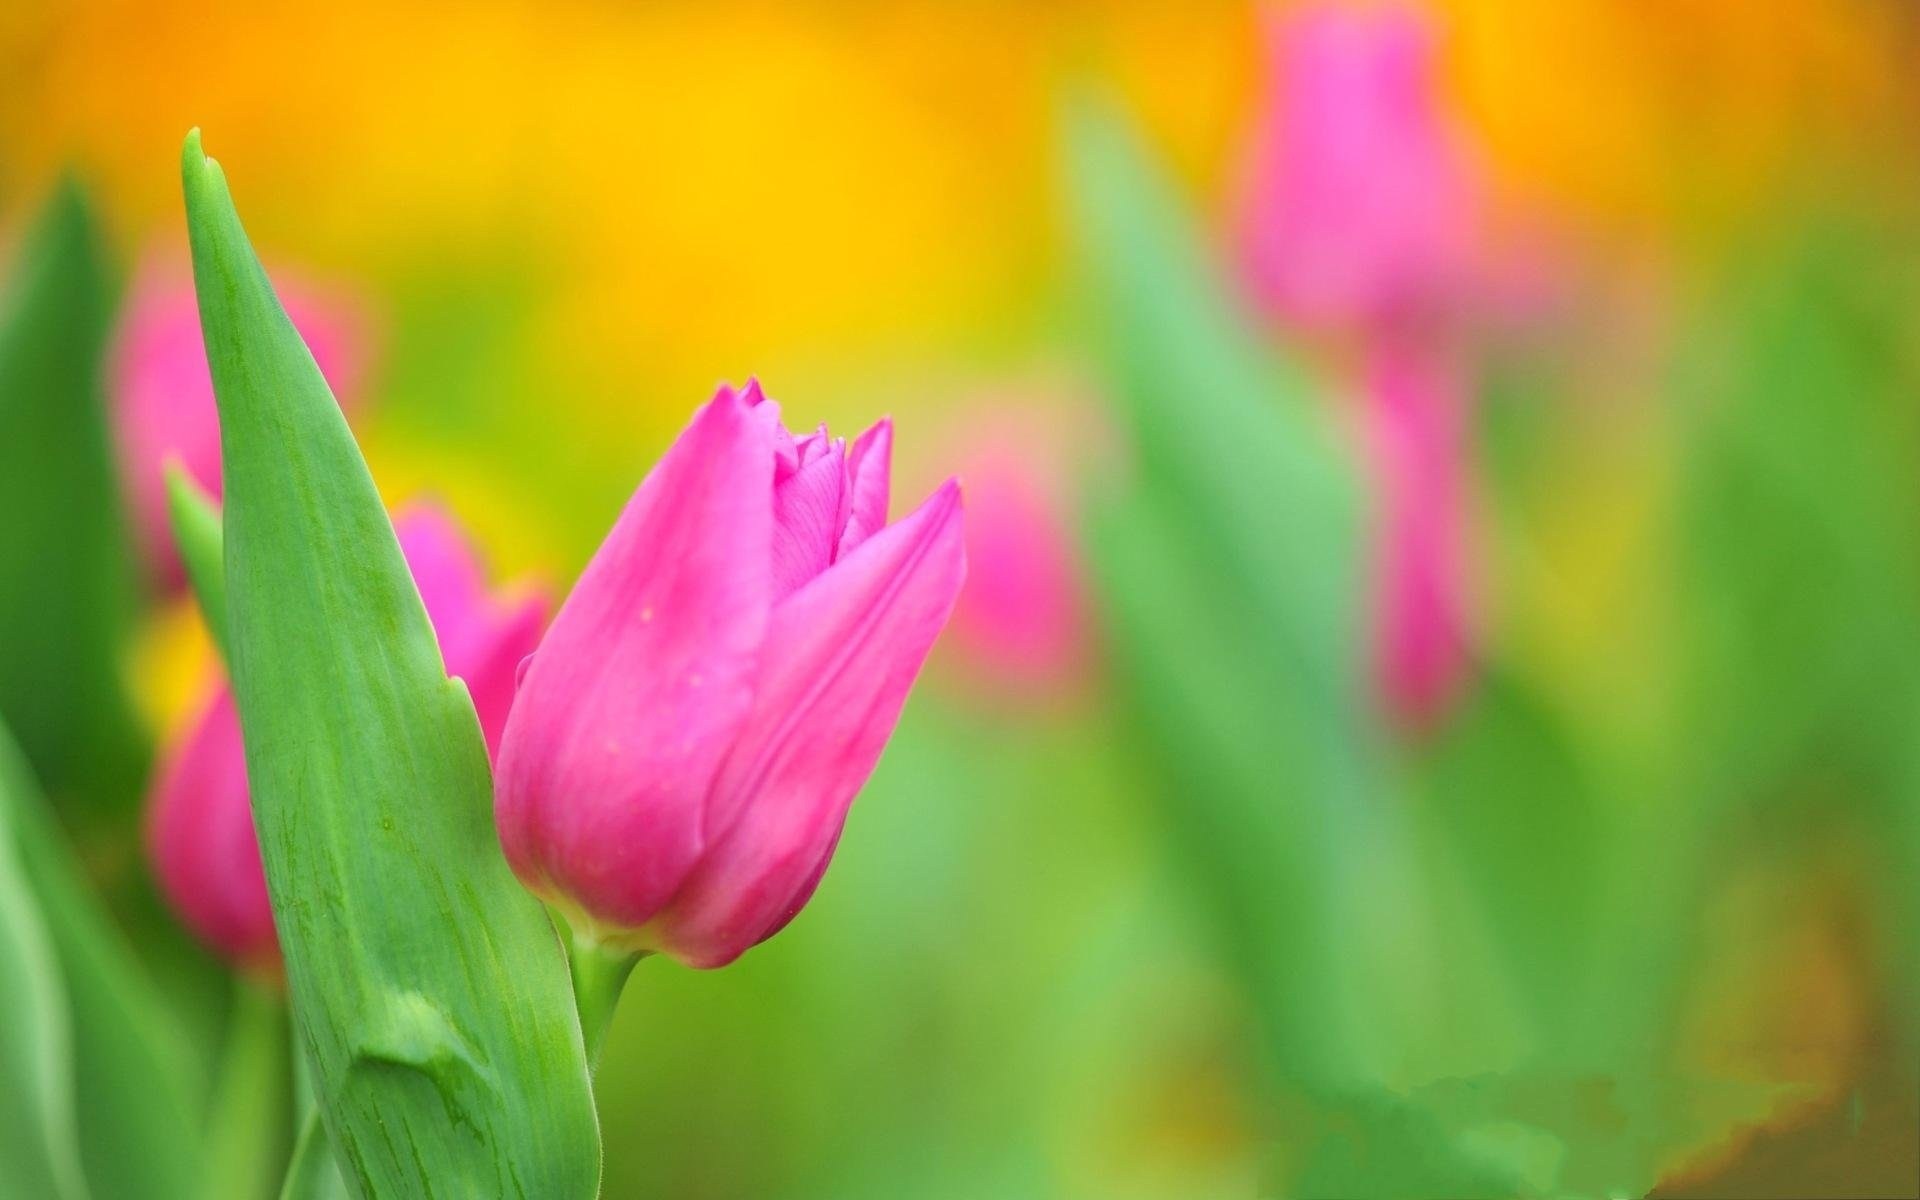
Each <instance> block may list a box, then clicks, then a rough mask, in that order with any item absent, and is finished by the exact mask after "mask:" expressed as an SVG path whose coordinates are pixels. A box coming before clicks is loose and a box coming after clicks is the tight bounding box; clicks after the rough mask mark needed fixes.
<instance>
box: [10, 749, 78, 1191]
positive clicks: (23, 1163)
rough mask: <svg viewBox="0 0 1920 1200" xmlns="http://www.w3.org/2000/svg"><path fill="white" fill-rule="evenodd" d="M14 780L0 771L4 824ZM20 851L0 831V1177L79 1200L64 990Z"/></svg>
mask: <svg viewBox="0 0 1920 1200" xmlns="http://www.w3.org/2000/svg"><path fill="white" fill-rule="evenodd" d="M4 736H5V735H4V734H0V737H4ZM9 752H10V751H7V750H6V749H5V748H4V747H0V753H9ZM15 782H16V780H15V779H14V778H13V777H12V776H11V775H10V774H8V773H5V772H0V810H4V811H0V818H4V820H5V821H6V825H7V827H9V829H10V827H11V826H12V824H13V820H12V813H13V810H14V809H15V808H17V807H18V806H19V805H20V803H21V798H20V797H19V796H18V795H16V794H15V791H14V787H13V784H14V783H15ZM22 857H23V855H22V851H21V848H20V846H19V845H18V843H17V841H16V839H14V838H12V837H10V836H9V837H0V1000H4V1007H5V1011H6V1017H5V1020H4V1022H0V1026H3V1027H0V1180H5V1181H6V1186H7V1189H8V1192H9V1194H18V1195H21V1196H46V1197H48V1198H49V1200H81V1198H82V1197H85V1196H86V1194H87V1189H86V1184H85V1182H84V1180H83V1177H82V1175H81V1171H80V1149H79V1142H78V1139H77V1135H76V1133H75V1129H74V1108H73V1063H72V1049H73V1047H72V1041H71V1038H70V1036H69V1035H70V1032H71V1031H70V1029H69V1027H68V1022H67V997H66V989H65V987H64V986H63V984H62V981H61V977H60V963H59V959H58V958H57V957H56V956H55V953H54V948H53V939H52V938H51V937H50V936H49V935H48V933H47V928H46V925H45V923H44V922H42V920H41V917H40V906H39V903H38V902H37V900H36V898H35V896H34V893H33V889H32V886H31V884H30V883H29V881H28V879H27V874H26V870H25V867H24V866H23V865H22V861H21V860H22Z"/></svg>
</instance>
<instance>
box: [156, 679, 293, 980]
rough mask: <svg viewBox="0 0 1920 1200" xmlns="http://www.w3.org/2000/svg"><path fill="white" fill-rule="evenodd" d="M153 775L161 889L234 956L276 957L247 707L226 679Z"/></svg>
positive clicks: (247, 960)
mask: <svg viewBox="0 0 1920 1200" xmlns="http://www.w3.org/2000/svg"><path fill="white" fill-rule="evenodd" d="M155 778H156V783H155V785H154V790H153V796H152V798H151V799H150V801H149V808H148V817H147V845H148V850H149V854H150V857H151V859H152V861H153V865H154V873H155V875H156V876H157V878H158V880H159V884H160V889H161V891H163V892H164V893H165V894H166V897H167V899H168V901H169V902H170V903H171V904H172V906H173V908H174V910H175V911H176V912H178V913H179V914H180V917H181V919H182V920H183V921H184V922H185V923H186V925H187V927H188V928H189V929H191V930H193V932H194V934H195V935H196V936H197V937H199V938H200V939H201V940H202V941H204V942H206V943H207V944H208V945H210V946H212V947H213V948H214V949H215V950H218V951H219V952H220V953H221V954H222V955H224V956H225V957H226V958H227V959H228V960H229V961H230V962H233V963H235V964H238V965H242V966H254V965H261V964H265V963H271V962H274V961H276V960H277V959H278V957H279V941H278V939H277V938H276V936H275V934H274V928H273V906H272V904H271V903H270V902H269V900H268V898H267V876H266V871H265V870H264V869H263V868H262V867H261V865H260V847H259V843H258V842H257V841H256V840H255V838H254V832H253V809H252V807H251V802H250V800H249V798H248V791H247V761H246V751H245V748H244V746H243V744H242V742H241V739H240V714H239V712H238V710H236V709H235V708H234V704H233V693H232V692H230V691H229V690H228V689H227V688H226V686H225V685H224V684H223V685H222V686H221V687H220V688H219V690H218V691H217V692H216V693H215V694H214V696H213V698H212V700H211V701H210V702H209V703H208V704H207V707H206V708H205V709H204V710H203V711H202V712H201V714H200V716H199V717H198V719H197V720H196V721H195V723H194V725H193V727H192V728H191V729H190V730H189V731H188V732H187V734H186V736H185V737H184V738H182V739H181V740H180V741H179V742H178V743H176V744H175V745H174V747H173V748H172V749H171V750H170V751H169V753H168V755H167V757H166V758H165V759H164V761H162V762H161V764H160V767H159V770H158V771H157V773H156V777H155Z"/></svg>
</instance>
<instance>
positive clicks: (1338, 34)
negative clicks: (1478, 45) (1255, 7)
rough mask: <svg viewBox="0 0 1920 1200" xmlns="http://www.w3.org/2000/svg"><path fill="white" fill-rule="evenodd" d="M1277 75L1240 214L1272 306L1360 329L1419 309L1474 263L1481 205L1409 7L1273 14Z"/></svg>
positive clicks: (1243, 258) (1258, 289)
mask: <svg viewBox="0 0 1920 1200" xmlns="http://www.w3.org/2000/svg"><path fill="white" fill-rule="evenodd" d="M1268 28H1269V34H1268V37H1269V44H1270V51H1271V55H1272V64H1273V65H1272V70H1273V76H1272V79H1273V82H1272V88H1271V91H1270V92H1269V94H1268V96H1267V99H1266V104H1265V108H1264V110H1263V111H1262V114H1261V121H1260V125H1259V127H1258V129H1257V131H1256V135H1255V139H1254V143H1253V145H1252V147H1251V154H1250V161H1249V169H1248V173H1247V177H1246V183H1245V187H1244V190H1243V193H1242V196H1241V202H1240V207H1239V211H1238V214H1237V217H1236V226H1237V231H1238V241H1239V246H1240V266H1241V269H1242V272H1243V274H1244V276H1245V279H1246V282H1247V285H1248V287H1249V288H1250V290H1251V291H1252V293H1253V296H1254V299H1255V300H1256V302H1257V303H1259V304H1260V306H1261V307H1263V308H1266V309H1268V310H1270V311H1271V312H1273V313H1274V314H1275V315H1277V316H1279V317H1281V318H1283V319H1285V320H1287V321H1290V322H1292V323H1294V324H1296V325H1302V326H1307V327H1311V328H1315V329H1327V328H1332V329H1336V330H1348V329H1352V328H1354V327H1356V326H1359V325H1363V324H1369V323H1373V322H1376V321H1379V320H1382V319H1387V318H1391V317H1395V316H1399V315H1404V314H1405V313H1406V312H1407V311H1408V310H1421V309H1424V308H1426V307H1428V306H1430V305H1432V304H1433V303H1435V302H1436V300H1438V299H1441V298H1443V297H1444V296H1445V295H1446V294H1448V293H1452V292H1455V291H1456V290H1457V287H1458V285H1459V283H1460V280H1461V277H1462V276H1463V275H1464V274H1465V273H1466V272H1467V271H1468V270H1469V257H1470V254H1471V251H1472V241H1473V237H1474V202H1473V197H1472V195H1471V194H1470V190H1469V187H1468V175H1467V172H1466V171H1465V169H1464V163H1463V160H1462V157H1461V155H1460V154H1459V152H1458V150H1457V147H1456V145H1455V144H1454V142H1453V141H1452V140H1451V138H1450V137H1449V134H1448V130H1447V127H1446V124H1445V122H1444V120H1443V119H1442V115H1441V112H1440V106H1439V103H1438V96H1437V92H1436V88H1435V80H1434V69H1433V66H1434V64H1433V44H1434V37H1433V33H1432V31H1431V29H1430V28H1429V27H1428V25H1427V23H1426V21H1425V20H1424V19H1423V18H1422V17H1421V15H1420V14H1419V13H1417V12H1415V11H1414V10H1412V9H1410V8H1396V7H1385V8H1376V9H1370V10H1363V9H1355V8H1349V7H1345V6H1341V5H1333V4H1319V5H1313V6H1309V7H1306V8H1303V9H1298V10H1295V11H1293V12H1290V13H1288V14H1286V15H1273V16H1270V17H1269V19H1268Z"/></svg>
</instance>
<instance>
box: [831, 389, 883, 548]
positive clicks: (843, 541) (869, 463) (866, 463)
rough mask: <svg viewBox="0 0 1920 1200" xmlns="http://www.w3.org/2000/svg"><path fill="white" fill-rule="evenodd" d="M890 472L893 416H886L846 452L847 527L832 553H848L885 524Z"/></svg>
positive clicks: (856, 440)
mask: <svg viewBox="0 0 1920 1200" xmlns="http://www.w3.org/2000/svg"><path fill="white" fill-rule="evenodd" d="M892 474H893V419H892V418H891V417H885V418H882V419H881V420H880V421H878V422H877V423H875V425H874V426H873V428H871V429H869V430H867V431H866V432H865V433H863V434H861V435H860V436H859V437H858V438H856V439H855V440H854V443H853V450H852V452H851V453H849V454H848V455H847V527H846V531H845V532H843V533H842V534H841V535H840V545H839V548H838V549H837V550H836V551H835V553H837V554H841V555H845V554H847V553H849V552H850V551H852V550H853V548H854V547H855V546H858V545H859V544H860V543H861V542H863V541H865V540H866V539H868V538H869V537H872V536H873V535H874V534H875V533H877V532H879V531H880V530H881V529H882V528H884V527H885V526H886V523H887V490H888V487H889V484H890V481H891V478H892Z"/></svg>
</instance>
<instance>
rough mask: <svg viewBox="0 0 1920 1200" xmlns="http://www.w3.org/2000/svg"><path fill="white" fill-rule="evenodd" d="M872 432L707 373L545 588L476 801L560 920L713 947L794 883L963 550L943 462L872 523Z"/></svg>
mask: <svg viewBox="0 0 1920 1200" xmlns="http://www.w3.org/2000/svg"><path fill="white" fill-rule="evenodd" d="M891 437H892V433H891V428H890V426H889V425H888V424H887V423H886V422H884V421H883V422H881V423H880V424H878V425H876V426H874V427H873V428H872V429H870V430H868V431H867V432H866V433H865V434H863V435H861V437H860V438H859V439H858V440H856V441H855V442H854V444H853V446H852V447H851V448H848V447H847V446H846V445H845V444H844V442H842V441H839V440H836V439H831V438H829V437H828V436H827V432H826V430H825V429H824V428H822V429H821V430H820V431H818V432H816V433H814V434H811V435H809V436H807V437H804V438H799V439H796V438H794V437H793V436H792V435H790V434H789V433H788V432H787V430H786V429H785V427H784V426H783V425H782V424H781V423H780V417H779V410H778V406H777V405H775V404H774V403H772V402H771V401H768V400H766V399H765V398H764V397H763V396H762V395H761V394H760V390H759V388H758V387H757V386H755V385H752V384H749V385H748V387H747V388H746V389H745V390H744V391H743V392H735V391H734V390H732V389H731V388H723V389H721V391H720V392H719V394H718V395H716V396H715V397H714V399H713V400H712V401H711V402H710V403H708V404H707V405H706V406H704V407H703V408H701V409H700V411H699V412H698V413H697V414H696V415H695V416H694V419H693V422H692V424H691V425H689V426H688V428H687V430H686V431H685V432H684V433H682V434H681V435H680V438H679V440H678V441H676V442H675V443H674V445H673V447H672V448H671V449H669V450H668V451H667V454H666V456H665V457H664V458H663V459H662V460H661V461H660V463H659V464H658V465H657V466H656V467H655V468H654V469H653V471H652V472H651V473H650V474H649V475H648V476H647V478H646V480H645V481H644V482H642V483H641V485H640V487H639V489H638V490H637V491H635V493H634V495H633V498H632V499H631V500H630V501H629V502H628V504H627V506H626V509H625V511H624V512H622V513H621V515H620V519H619V520H618V521H617V522H616V523H615V525H614V527H613V530H612V532H611V533H609V534H608V535H607V540H606V541H605V543H603V544H602V546H601V547H600V550H599V552H598V553H597V554H595V556H594V558H593V561H592V562H590V563H589V564H588V565H587V569H586V571H585V573H584V574H582V576H581V578H580V582H579V583H578V584H577V585H576V586H575V587H574V589H573V592H572V594H571V595H569V596H568V597H567V600H566V602H565V603H564V604H563V605H562V606H561V609H560V613H559V615H558V616H557V617H555V618H554V623H553V628H552V629H551V630H550V631H549V632H548V634H547V637H546V639H545V640H544V641H543V642H542V643H541V644H540V649H539V650H538V651H537V652H536V653H535V654H534V656H533V658H532V660H531V661H530V663H529V664H528V666H527V669H526V672H525V674H524V676H523V678H522V680H521V685H520V691H519V694H518V695H517V696H516V698H515V701H514V705H513V711H512V714H511V715H510V716H509V717H508V720H507V733H506V738H505V740H504V742H503V743H502V745H501V748H500V770H499V775H498V782H497V787H496V789H495V816H496V818H497V821H498V823H499V829H500V839H501V844H502V846H503V847H504V849H505V851H506V855H507V860H508V862H509V863H511V864H512V866H513V869H514V871H515V873H516V874H518V875H519V876H520V878H521V879H522V880H523V881H524V882H525V883H526V884H527V886H528V887H530V888H532V889H533V890H534V891H535V892H537V893H539V894H540V895H542V896H544V897H546V898H548V899H550V900H552V901H554V902H555V903H557V904H558V905H560V907H561V908H562V909H563V911H565V912H566V913H567V914H568V915H569V917H570V918H571V919H572V920H573V922H574V926H575V930H576V932H577V933H578V934H580V935H582V936H584V937H585V938H588V939H591V940H594V941H597V942H599V943H601V944H603V945H607V946H617V947H619V948H621V949H623V950H625V951H629V952H637V951H661V952H664V953H667V954H669V955H671V956H673V957H675V958H677V959H679V960H681V961H683V962H685V963H688V964H690V965H692V966H696V967H716V966H721V965H723V964H725V963H728V962H731V961H732V960H733V959H735V958H738V957H739V956H740V955H741V954H742V953H744V952H745V951H746V950H747V949H748V948H749V947H751V946H753V945H755V944H757V943H758V942H760V941H763V940H765V939H766V938H768V937H770V936H772V935H773V934H774V933H775V932H777V931H778V930H779V929H781V928H782V927H783V926H785V924H786V923H787V921H788V920H790V919H791V918H792V917H793V916H794V914H795V913H797V912H798V911H799V909H800V908H801V906H803V905H804V904H805V903H806V902H807V900H808V899H809V898H810V897H811V895H812V893H813V889H814V886H815V885H816V884H817V883H818V882H819V879H820V876H821V873H822V872H824V871H825V870H826V866H827V860H828V859H829V858H830V857H831V855H832V853H833V848H834V845H835V843H836V842H837V840H838V839H839V836H840V830H841V827H842V825H843V824H844V822H845V819H846V813H847V808H848V806H849V805H850V804H851V803H852V801H853V797H854V794H855V793H856V792H857V791H858V790H859V789H860V786H861V784H862V783H864V782H865V781H866V778H867V776H868V775H869V774H870V773H871V772H872V770H873V767H874V764H875V763H876V762H877V761H878V759H879V757H880V751H881V749H882V748H883V747H884V745H885V744H886V740H887V738H888V736H889V735H890V734H891V732H892V730H893V726H894V723H895V721H896V720H897V719H898V717H899V714H900V709H901V706H902V705H903V704H904V703H905V702H906V697H907V692H908V690H909V688H910V687H911V686H912V684H913V680H914V678H915V676H916V675H917V674H918V673H919V670H920V666H921V664H922V662H923V661H924V660H925V658H926V656H927V652H928V651H929V650H930V649H931V648H932V646H933V641H934V638H935V636H936V635H938V633H939V632H940V629H941V627H942V626H943V625H944V624H945V623H946V619H947V616H948V613H949V612H950V611H951V610H952V607H953V602H954V597H955V596H956V595H957V594H958V592H959V590H960V584H961V581H962V578H963V576H964V574H965V552H964V550H963V548H962V545H961V519H960V493H959V487H958V485H957V484H956V483H955V482H953V481H951V480H950V481H948V482H947V483H945V484H943V485H942V486H941V487H940V488H939V489H937V490H936V491H935V492H934V494H933V495H932V497H931V498H929V499H928V500H927V501H926V502H925V503H924V504H922V505H921V506H920V507H919V508H918V509H917V510H915V511H914V512H913V513H912V514H911V515H910V516H908V517H906V518H904V519H902V520H901V521H899V522H897V523H895V524H892V525H888V524H886V510H887V492H888V479H889V471H890V449H891V446H890V443H891Z"/></svg>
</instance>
